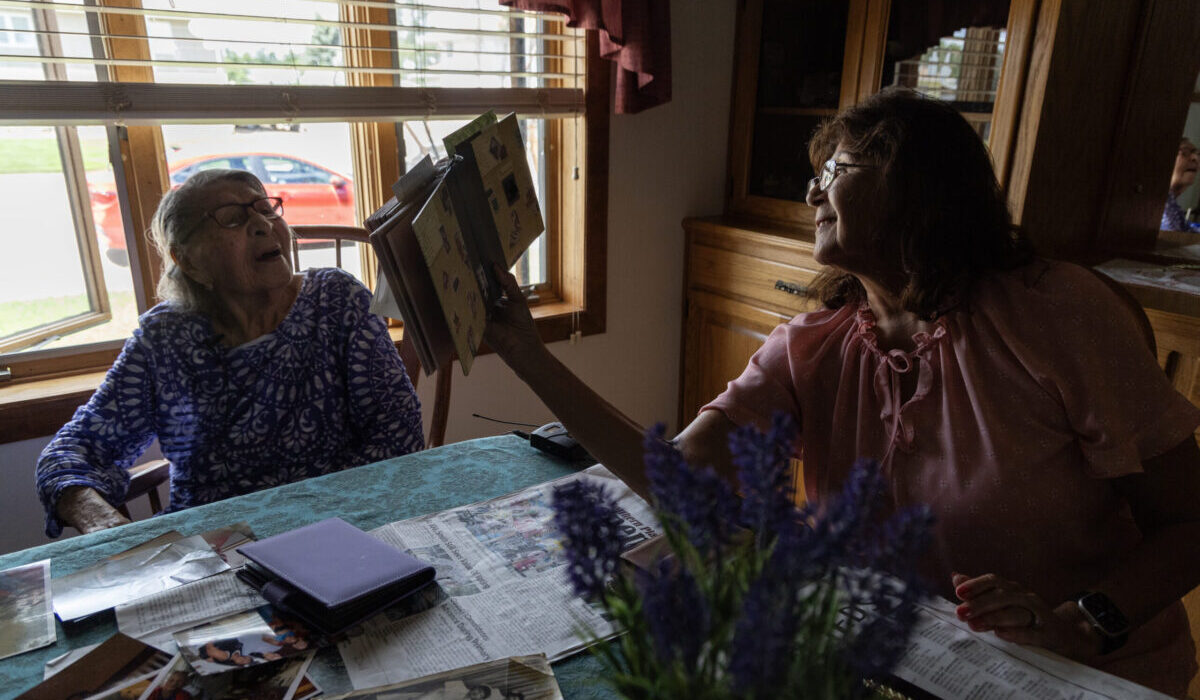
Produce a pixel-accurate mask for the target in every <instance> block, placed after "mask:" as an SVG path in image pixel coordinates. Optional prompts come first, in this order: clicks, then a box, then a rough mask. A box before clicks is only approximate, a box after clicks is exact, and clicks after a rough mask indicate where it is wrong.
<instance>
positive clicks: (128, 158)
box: [0, 0, 611, 443]
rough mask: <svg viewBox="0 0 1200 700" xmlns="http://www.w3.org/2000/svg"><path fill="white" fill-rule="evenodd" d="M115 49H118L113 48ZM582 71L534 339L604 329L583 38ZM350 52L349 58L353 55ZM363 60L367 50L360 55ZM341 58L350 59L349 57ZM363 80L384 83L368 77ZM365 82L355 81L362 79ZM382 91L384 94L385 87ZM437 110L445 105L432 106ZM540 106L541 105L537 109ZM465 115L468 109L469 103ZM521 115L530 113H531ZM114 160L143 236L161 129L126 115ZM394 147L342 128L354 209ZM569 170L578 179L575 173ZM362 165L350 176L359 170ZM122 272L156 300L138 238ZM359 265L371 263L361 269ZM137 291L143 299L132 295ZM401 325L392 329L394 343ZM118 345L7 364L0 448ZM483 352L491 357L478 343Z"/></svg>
mask: <svg viewBox="0 0 1200 700" xmlns="http://www.w3.org/2000/svg"><path fill="white" fill-rule="evenodd" d="M100 4H102V5H106V6H120V7H136V6H138V5H139V4H140V3H139V0H100ZM345 11H346V12H348V13H353V14H355V16H369V14H370V13H372V12H378V11H379V10H378V9H377V8H369V7H358V6H351V7H347V8H345ZM105 17H107V18H108V19H107V20H106V21H109V22H113V23H119V24H120V26H113V25H110V26H109V28H108V30H107V33H109V34H113V35H121V36H136V35H144V34H145V25H144V21H143V20H142V18H141V17H140V16H137V15H106V16H105ZM359 31H366V32H367V33H369V34H371V35H373V36H372V37H371V38H369V39H368V41H378V40H383V39H380V38H379V37H382V36H384V35H386V32H384V31H373V30H359ZM110 41H113V42H114V43H113V44H111V45H110V51H111V52H112V54H111V55H113V56H115V57H123V58H149V55H148V46H147V44H146V42H145V41H144V40H140V39H120V40H110ZM117 42H119V43H117ZM586 52H587V55H586V59H585V70H586V80H587V83H586V85H587V89H586V91H585V108H584V115H583V116H582V117H575V118H563V119H556V120H554V119H551V120H548V121H547V124H548V127H549V128H548V135H549V132H551V131H553V134H554V135H553V138H548V139H547V141H548V148H547V162H548V163H549V164H550V166H549V167H548V168H547V176H548V177H547V184H548V187H547V190H548V191H547V193H546V201H547V205H548V206H547V210H548V212H549V216H548V217H547V218H548V220H547V222H546V225H547V232H548V233H549V234H550V240H549V242H548V245H547V254H548V256H553V259H554V260H555V261H556V262H557V266H555V265H551V266H550V270H551V279H550V280H549V285H548V286H547V287H546V290H545V291H543V292H541V293H540V297H541V298H540V300H539V301H538V302H537V303H536V304H535V305H534V306H533V308H532V311H533V316H534V318H535V320H536V322H537V325H538V330H539V333H540V335H541V337H542V340H543V341H545V342H554V341H559V340H566V339H568V338H569V337H570V336H571V334H572V333H575V332H580V333H582V334H584V335H592V334H597V333H603V332H604V330H605V326H606V318H607V308H606V290H605V288H606V282H607V248H608V243H607V239H608V236H607V226H608V222H607V217H608V140H609V111H610V98H609V94H610V81H611V78H610V71H611V64H610V63H609V62H607V61H604V60H602V59H600V58H599V42H598V39H597V37H596V34H595V33H594V32H589V33H588V34H587V36H586ZM352 53H354V52H352ZM361 53H362V54H363V55H364V56H365V57H366V58H364V59H363V60H370V54H372V53H373V52H371V51H363V52H361ZM350 60H357V59H355V58H351V59H350ZM110 70H112V71H113V72H114V73H115V75H113V78H114V80H119V81H123V82H125V83H137V82H149V81H151V80H152V75H151V74H150V71H149V69H148V68H145V67H141V66H114V67H111V68H110ZM368 79H369V80H372V81H374V82H371V83H370V85H372V86H374V85H379V82H377V81H379V80H382V79H389V76H385V75H374V76H368ZM364 85H365V83H364ZM70 87H78V88H79V89H82V90H88V89H91V90H95V89H101V90H103V89H111V88H112V85H111V84H98V85H89V84H79V85H78V86H75V85H72V86H70ZM385 89H386V88H385ZM439 104H445V101H442V102H439ZM542 107H543V109H544V108H545V105H542ZM469 109H473V107H469ZM524 116H530V117H534V116H537V114H536V112H531V113H528V114H525V115H524ZM117 129H118V146H119V152H120V160H119V162H116V163H114V171H115V172H114V174H115V175H116V180H117V184H118V187H125V188H126V196H125V197H123V201H125V202H127V203H128V208H129V210H130V211H127V212H123V214H124V215H125V216H126V220H127V221H132V222H135V230H138V231H145V230H147V229H148V227H149V222H150V219H151V217H152V216H153V213H154V210H155V207H157V205H158V200H159V199H160V198H161V197H162V194H163V193H164V192H166V191H167V189H168V188H169V186H170V180H169V177H168V174H167V166H166V161H165V159H163V157H162V154H163V152H164V147H163V143H162V131H161V129H160V128H159V127H158V126H154V125H147V124H139V123H137V120H136V119H131V120H130V123H129V124H128V125H126V126H121V127H117ZM402 143H403V142H402V140H401V139H400V138H399V136H398V133H397V123H396V122H394V121H386V122H358V123H353V122H352V131H351V144H352V148H353V149H354V150H355V155H354V162H355V171H354V177H355V181H356V182H362V183H364V186H363V187H362V188H361V192H362V195H361V196H360V197H359V198H358V202H359V204H358V206H360V207H363V211H360V212H359V214H360V215H363V214H364V213H368V212H369V211H372V210H373V209H374V208H376V207H378V206H379V205H381V204H382V203H383V202H384V201H385V200H386V198H387V196H388V193H389V191H390V185H391V183H392V182H394V181H395V180H396V179H397V178H398V177H399V174H400V168H401V167H402V165H401V162H400V159H401V158H402V157H403V156H402V154H401V156H400V157H398V158H395V159H391V158H383V157H375V156H378V155H381V154H384V153H400V149H401V148H402V145H401V144H402ZM576 168H578V172H579V177H578V178H577V179H576V178H575V177H574V172H575V169H576ZM360 170H361V172H360ZM129 253H130V267H131V269H132V274H133V276H134V288H135V289H136V290H139V302H140V303H141V304H144V305H146V306H149V305H152V304H153V303H154V302H155V299H154V297H153V296H152V295H153V294H154V289H155V286H156V284H157V280H158V276H159V270H160V269H161V258H160V257H159V255H158V252H157V250H155V248H154V246H153V245H152V244H151V243H150V241H149V239H148V237H147V236H145V235H139V236H135V237H134V240H131V241H130V245H129ZM364 269H367V270H370V269H372V266H370V265H365V266H364ZM141 294H145V295H147V296H146V298H144V299H143V298H141V296H140V295H141ZM401 334H402V329H395V331H394V336H395V337H396V339H397V340H398V339H399V337H400V336H401ZM123 342H124V341H109V342H106V343H98V344H94V345H85V346H77V347H75V348H70V349H63V350H62V351H61V352H54V353H49V354H43V355H39V356H35V357H32V358H30V359H28V360H21V361H12V360H10V361H8V363H7V365H8V367H7V368H0V370H4V369H7V370H8V374H7V376H6V377H5V378H6V379H7V382H6V384H4V385H0V443H8V442H14V441H17V440H23V439H29V438H35V437H41V436H45V435H51V434H53V433H54V432H55V431H57V430H58V428H60V427H61V426H62V425H63V424H64V423H65V422H66V421H68V420H69V419H70V417H71V415H72V414H73V413H74V411H75V409H76V408H77V407H78V406H79V405H80V404H82V403H84V402H86V401H87V399H88V398H89V397H90V396H91V394H92V392H94V391H95V389H96V387H97V386H99V384H100V382H101V381H102V380H103V378H104V374H105V373H106V372H107V370H108V368H109V367H111V365H112V362H113V361H114V360H115V359H116V357H117V355H118V354H119V352H120V347H121V345H122V344H123ZM481 352H482V353H486V352H490V350H489V349H488V348H487V347H486V346H485V347H484V348H482V349H481Z"/></svg>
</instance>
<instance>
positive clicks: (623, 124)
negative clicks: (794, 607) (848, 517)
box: [0, 0, 735, 552]
mask: <svg viewBox="0 0 1200 700" xmlns="http://www.w3.org/2000/svg"><path fill="white" fill-rule="evenodd" d="M671 13H672V14H671V40H672V46H671V49H672V57H671V59H672V71H673V92H674V95H673V99H672V101H671V102H670V103H669V104H667V105H664V106H661V107H656V108H654V109H651V110H649V111H646V112H643V113H641V114H636V115H613V117H612V122H611V133H610V139H609V149H610V150H609V168H610V169H609V200H608V325H607V330H606V332H605V333H604V334H602V335H596V336H587V337H585V338H583V340H582V341H581V342H580V343H578V344H576V345H570V344H568V343H566V342H560V343H555V344H553V345H552V346H551V350H552V351H553V352H554V353H555V354H556V355H557V356H558V357H559V358H560V359H562V361H563V362H564V363H566V364H567V366H568V367H570V368H571V369H573V370H574V371H575V372H576V373H577V374H579V376H580V377H582V378H583V379H584V380H585V381H586V382H588V383H589V384H590V385H591V386H593V387H596V388H597V389H598V390H599V391H600V393H601V394H602V395H603V396H604V397H605V398H606V399H608V400H609V401H610V402H611V403H613V404H614V405H615V406H616V407H617V408H619V409H620V410H622V411H624V412H625V413H627V414H628V415H629V416H630V417H632V418H633V419H634V420H637V421H639V422H641V423H644V424H649V423H653V422H655V421H666V422H667V423H668V425H670V426H672V427H675V428H677V427H678V426H674V422H675V415H676V412H677V410H678V409H677V404H678V395H679V386H678V383H679V382H678V379H679V342H680V327H681V321H682V309H683V304H682V292H683V229H682V228H681V227H680V221H681V220H682V219H683V218H684V217H685V216H693V215H705V214H717V213H720V211H721V208H722V206H723V198H724V182H725V169H726V150H727V142H728V133H729V96H730V89H731V85H732V71H733V39H734V18H735V3H734V2H733V0H672V3H671ZM433 384H434V383H433V382H432V381H430V380H429V379H428V378H426V379H423V380H422V382H421V383H420V386H419V389H418V394H420V396H421V400H422V402H424V404H425V405H426V406H432V405H433V388H434V387H433ZM452 397H453V399H452V402H451V406H450V418H449V427H448V429H447V433H446V439H447V440H448V441H451V442H453V441H458V440H466V439H470V438H475V437H481V436H485V435H496V434H500V433H503V432H507V429H506V428H504V427H503V426H498V425H496V424H493V423H489V422H487V421H483V420H479V419H477V418H472V417H471V413H473V412H474V413H480V414H483V415H487V416H493V417H496V418H504V419H508V420H514V421H520V422H524V423H537V424H540V423H545V422H547V421H549V420H551V419H552V417H551V415H550V413H549V411H548V410H547V409H546V407H545V406H544V405H543V404H542V402H541V401H540V400H538V399H537V397H536V396H534V395H533V392H531V391H529V390H528V389H527V388H526V387H525V385H524V384H522V383H521V382H519V381H518V380H517V379H516V377H514V376H513V374H512V372H511V371H509V370H508V368H507V367H506V366H504V365H503V363H501V362H500V361H499V360H498V359H497V358H496V357H495V356H493V355H488V356H485V357H481V358H479V359H478V360H477V361H476V362H475V364H474V366H473V367H472V369H471V376H469V377H463V376H462V375H461V374H456V376H455V377H454V389H453V393H452ZM48 440H49V437H44V438H37V439H33V440H25V441H22V442H18V443H11V444H8V445H0V470H2V471H0V473H2V474H3V479H4V482H3V484H4V487H3V489H0V552H7V551H12V550H15V549H20V548H24V547H29V546H33V545H36V544H40V543H42V542H44V541H46V539H45V536H44V535H43V534H42V517H43V516H42V512H41V506H40V505H39V504H38V501H37V498H36V496H35V495H34V491H33V466H34V463H35V461H36V459H37V455H38V453H39V452H40V451H41V449H42V447H44V446H45V444H46V442H48Z"/></svg>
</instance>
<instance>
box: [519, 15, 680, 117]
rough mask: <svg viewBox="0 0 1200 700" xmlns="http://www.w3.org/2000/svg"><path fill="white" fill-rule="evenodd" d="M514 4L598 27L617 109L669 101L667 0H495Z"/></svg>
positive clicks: (636, 108)
mask: <svg viewBox="0 0 1200 700" xmlns="http://www.w3.org/2000/svg"><path fill="white" fill-rule="evenodd" d="M500 4H501V5H507V6H509V7H512V8H514V9H518V10H531V11H535V12H557V13H559V14H563V15H566V16H567V26H569V27H583V28H584V29H594V30H597V31H599V33H600V55H601V56H603V57H604V58H606V59H608V60H610V61H612V62H614V63H616V64H617V88H616V92H617V104H616V112H617V114H633V113H635V112H640V111H642V110H643V109H649V108H650V107H654V106H656V105H660V104H663V103H666V102H670V101H671V6H670V5H671V3H670V0H500Z"/></svg>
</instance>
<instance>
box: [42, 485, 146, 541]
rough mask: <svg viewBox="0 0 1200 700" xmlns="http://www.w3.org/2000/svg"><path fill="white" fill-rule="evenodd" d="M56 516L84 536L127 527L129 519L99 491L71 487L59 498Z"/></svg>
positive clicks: (55, 510)
mask: <svg viewBox="0 0 1200 700" xmlns="http://www.w3.org/2000/svg"><path fill="white" fill-rule="evenodd" d="M54 512H55V515H57V516H58V519H59V520H61V521H62V522H63V523H64V524H66V525H70V526H71V527H74V528H75V529H76V530H79V532H81V533H83V534H87V533H89V532H95V531H97V530H105V529H108V528H110V527H117V526H119V525H125V524H127V523H128V522H129V519H128V518H126V517H125V516H123V515H121V514H120V513H118V512H117V509H116V508H113V507H112V505H110V504H109V503H108V501H106V500H104V496H101V495H100V493H99V492H98V491H96V490H95V489H93V488H90V487H87V486H71V487H69V488H67V489H65V490H64V491H63V492H62V495H61V496H59V499H58V504H57V505H56V506H55V509H54Z"/></svg>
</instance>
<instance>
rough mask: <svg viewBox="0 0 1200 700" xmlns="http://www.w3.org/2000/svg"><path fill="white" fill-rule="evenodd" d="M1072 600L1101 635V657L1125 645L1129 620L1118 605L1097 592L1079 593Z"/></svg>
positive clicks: (1127, 637)
mask: <svg viewBox="0 0 1200 700" xmlns="http://www.w3.org/2000/svg"><path fill="white" fill-rule="evenodd" d="M1072 598H1074V599H1075V605H1076V606H1078V607H1079V612H1080V613H1082V614H1083V617H1084V619H1086V620H1087V621H1088V623H1089V624H1090V625H1091V626H1092V627H1093V628H1094V629H1095V630H1096V631H1097V632H1099V633H1100V639H1101V640H1102V642H1101V646H1100V654H1101V656H1103V655H1104V654H1108V653H1111V652H1114V651H1116V650H1117V649H1120V648H1121V647H1122V646H1124V645H1125V640H1127V639H1129V618H1127V617H1125V614H1124V613H1122V612H1121V609H1120V608H1118V607H1117V605H1116V603H1113V602H1112V600H1111V599H1110V598H1109V597H1108V596H1106V595H1104V594H1103V593H1098V592H1096V591H1084V592H1082V593H1077V594H1075V595H1074V596H1072Z"/></svg>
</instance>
